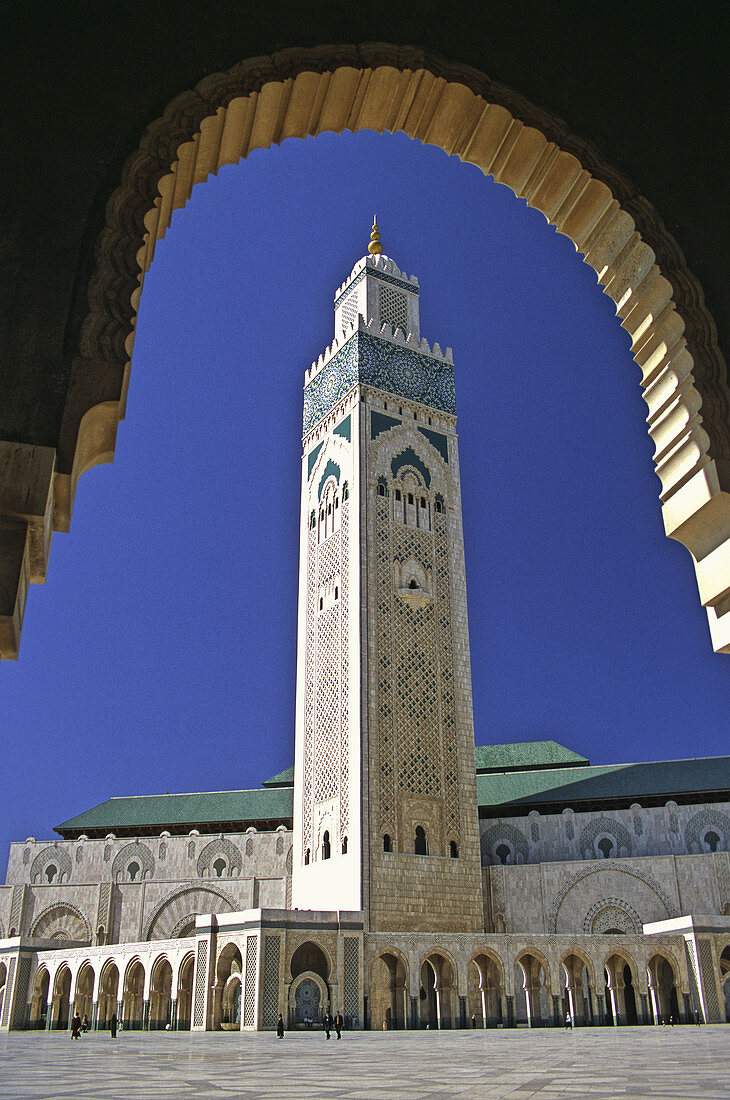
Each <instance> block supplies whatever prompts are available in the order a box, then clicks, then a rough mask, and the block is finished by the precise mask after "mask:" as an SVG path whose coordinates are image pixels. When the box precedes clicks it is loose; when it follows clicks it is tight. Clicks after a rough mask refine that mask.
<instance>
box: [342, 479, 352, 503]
mask: <svg viewBox="0 0 730 1100" xmlns="http://www.w3.org/2000/svg"><path fill="white" fill-rule="evenodd" d="M342 499H343V500H349V499H350V486H349V485H348V484H347V482H345V484H344V485H343V486H342Z"/></svg>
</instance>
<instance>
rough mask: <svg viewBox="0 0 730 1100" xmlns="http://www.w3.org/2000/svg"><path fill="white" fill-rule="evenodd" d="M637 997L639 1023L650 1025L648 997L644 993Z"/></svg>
mask: <svg viewBox="0 0 730 1100" xmlns="http://www.w3.org/2000/svg"><path fill="white" fill-rule="evenodd" d="M639 996H640V997H641V1022H642V1024H650V1023H651V1019H650V1017H649V997H648V995H647V994H646V993H640V994H639Z"/></svg>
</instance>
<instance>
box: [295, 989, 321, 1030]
mask: <svg viewBox="0 0 730 1100" xmlns="http://www.w3.org/2000/svg"><path fill="white" fill-rule="evenodd" d="M318 1020H319V988H318V986H317V984H316V982H314V981H312V979H311V978H304V979H303V981H301V982H300V983H299V985H298V986H297V988H296V991H295V993H294V1024H295V1026H299V1027H303V1026H304V1025H305V1024H307V1023H310V1022H314V1023H316V1022H318Z"/></svg>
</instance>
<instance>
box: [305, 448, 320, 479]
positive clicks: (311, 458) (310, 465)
mask: <svg viewBox="0 0 730 1100" xmlns="http://www.w3.org/2000/svg"><path fill="white" fill-rule="evenodd" d="M323 447H324V440H322V442H321V443H318V444H317V446H316V447H313V448H312V450H311V451H310V452H309V454H308V455H307V481H309V479H310V477H311V476H312V470H313V469H314V464H315V462H316V461H317V455H318V454H319V452H320V451H321V450H322V448H323Z"/></svg>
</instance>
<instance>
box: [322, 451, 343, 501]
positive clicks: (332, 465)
mask: <svg viewBox="0 0 730 1100" xmlns="http://www.w3.org/2000/svg"><path fill="white" fill-rule="evenodd" d="M328 477H334V478H335V479H336V481H337V484H338V485H339V484H340V467H339V466H338V465H337V463H336V462H333V461H332V459H331V458H328V459H327V465H326V466H325V468H324V473H323V474H322V476H321V478H320V479H319V486H318V488H317V500H320V499H321V497H322V490H323V489H324V483H325V481H326V480H327V478H328Z"/></svg>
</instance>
